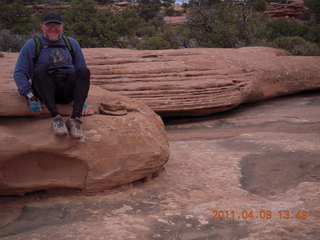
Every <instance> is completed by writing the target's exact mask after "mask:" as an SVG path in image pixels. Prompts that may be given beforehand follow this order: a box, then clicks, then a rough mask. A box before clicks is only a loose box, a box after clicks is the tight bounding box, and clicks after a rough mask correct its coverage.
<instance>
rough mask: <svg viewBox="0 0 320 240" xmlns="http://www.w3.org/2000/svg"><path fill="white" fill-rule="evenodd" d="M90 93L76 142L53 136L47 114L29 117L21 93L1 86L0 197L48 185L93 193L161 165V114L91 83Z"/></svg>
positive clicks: (164, 149)
mask: <svg viewBox="0 0 320 240" xmlns="http://www.w3.org/2000/svg"><path fill="white" fill-rule="evenodd" d="M2 86H3V85H2ZM89 96H90V97H89V98H88V105H89V107H90V108H91V113H90V115H89V116H86V117H83V118H82V121H83V123H84V127H83V129H84V138H83V139H81V140H79V141H78V140H74V139H72V138H70V137H69V136H66V137H55V136H54V135H53V134H52V129H51V125H50V118H48V117H46V116H35V117H31V116H30V113H29V111H28V108H27V105H26V103H25V102H24V99H23V98H22V97H20V96H18V94H17V93H14V92H12V91H5V90H1V92H0V98H1V104H0V116H1V117H0V142H1V145H0V195H7V194H23V193H26V192H32V191H36V190H42V189H51V188H76V189H80V190H82V191H84V192H97V191H103V190H105V189H106V188H112V187H115V186H118V185H121V184H126V183H129V182H132V181H135V180H138V179H142V178H145V177H149V176H152V175H154V174H156V173H158V172H159V170H161V169H162V167H163V165H164V164H165V163H166V162H167V160H168V157H169V145H168V140H167V137H166V133H165V131H164V126H163V123H162V121H161V119H160V117H159V116H157V115H156V114H155V113H154V112H153V111H152V110H151V109H149V108H148V107H147V106H145V105H144V104H141V103H139V102H137V101H135V100H131V99H128V98H126V97H121V96H118V95H117V94H114V93H111V92H108V91H106V90H103V89H100V88H99V87H95V86H92V87H91V89H90V94H89ZM59 107H60V109H61V110H62V112H64V113H65V114H68V113H70V111H71V106H70V105H69V106H68V105H67V106H64V109H62V108H61V106H59ZM119 111H120V112H121V114H120V115H119V116H117V112H118V113H119ZM100 113H102V114H100ZM106 114H107V115H106ZM8 116H19V117H8Z"/></svg>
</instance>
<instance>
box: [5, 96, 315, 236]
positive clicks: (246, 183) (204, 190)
mask: <svg viewBox="0 0 320 240" xmlns="http://www.w3.org/2000/svg"><path fill="white" fill-rule="evenodd" d="M319 105H320V94H319V92H311V93H303V94H300V95H296V96H290V97H282V98H278V99H274V100H270V101H265V102H261V103H255V104H250V105H245V106H241V107H239V108H237V109H234V110H232V111H229V112H226V113H220V114H215V115H212V116H208V117H201V118H189V119H186V118H184V119H166V120H165V123H166V130H167V133H168V137H169V139H170V150H171V156H170V160H169V161H168V163H167V164H166V165H165V170H164V171H162V172H161V173H160V175H159V176H158V177H155V178H153V179H151V180H148V181H138V182H135V183H132V184H129V185H126V186H122V187H119V188H116V189H113V190H106V191H105V192H103V193H99V194H96V195H84V194H82V193H79V192H77V191H73V190H70V191H62V190H56V191H50V192H47V191H41V192H37V193H31V194H28V195H25V196H6V197H0V238H1V239H4V240H19V239H21V240H26V239H27V240H40V239H41V240H42V239H54V240H60V239H64V240H69V239H70V240H71V239H72V240H77V239H79V240H80V239H81V240H102V239H114V240H116V239H119V240H120V239H140V240H141V239H143V240H144V239H146V240H147V239H148V240H149V239H163V240H169V239H172V240H173V239H185V240H191V239H192V240H196V239H197V240H200V239H201V240H202V239H203V240H204V239H219V240H220V239H222V240H232V239H246V240H249V239H262V240H263V239H268V240H269V239H290V240H292V239H319V236H320V228H319V227H320V224H319V220H320V205H319V202H320V184H319V182H320V159H319V157H320V149H319V145H320V107H319Z"/></svg>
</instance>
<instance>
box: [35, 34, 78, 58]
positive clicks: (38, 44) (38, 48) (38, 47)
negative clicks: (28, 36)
mask: <svg viewBox="0 0 320 240" xmlns="http://www.w3.org/2000/svg"><path fill="white" fill-rule="evenodd" d="M62 39H63V41H64V42H65V44H66V46H67V48H68V50H69V52H70V54H71V57H72V60H73V59H74V51H73V47H72V45H71V43H70V40H69V38H68V37H67V36H62ZM33 40H34V42H35V44H36V49H35V55H34V56H35V57H34V59H33V64H36V62H37V61H38V58H39V56H40V52H41V50H42V48H43V46H42V43H41V40H40V37H38V36H36V37H34V38H33ZM45 47H50V46H45ZM54 47H57V45H56V46H54ZM59 47H60V46H59ZM61 47H64V46H61Z"/></svg>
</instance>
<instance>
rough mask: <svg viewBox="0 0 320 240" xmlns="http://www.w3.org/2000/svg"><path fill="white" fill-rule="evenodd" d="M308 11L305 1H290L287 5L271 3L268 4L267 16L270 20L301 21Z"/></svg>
mask: <svg viewBox="0 0 320 240" xmlns="http://www.w3.org/2000/svg"><path fill="white" fill-rule="evenodd" d="M306 11H307V7H306V6H305V5H304V1H303V0H288V1H287V3H277V2H270V3H268V4H267V9H266V11H265V14H266V15H267V17H268V18H269V19H270V20H275V19H279V18H282V19H290V18H291V19H292V18H293V19H299V17H300V16H301V15H303V14H304V13H305V12H306Z"/></svg>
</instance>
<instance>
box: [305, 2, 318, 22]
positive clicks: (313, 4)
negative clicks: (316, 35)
mask: <svg viewBox="0 0 320 240" xmlns="http://www.w3.org/2000/svg"><path fill="white" fill-rule="evenodd" d="M304 4H305V5H306V6H307V7H308V8H309V12H310V13H311V14H312V15H313V16H314V21H315V22H316V23H320V1H319V0H305V1H304Z"/></svg>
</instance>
